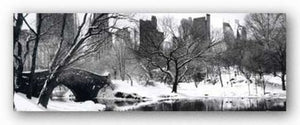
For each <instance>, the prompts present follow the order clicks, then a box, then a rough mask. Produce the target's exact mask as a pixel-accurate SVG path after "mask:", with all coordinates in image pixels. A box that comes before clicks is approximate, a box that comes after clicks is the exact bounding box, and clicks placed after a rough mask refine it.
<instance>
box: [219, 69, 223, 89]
mask: <svg viewBox="0 0 300 125" xmlns="http://www.w3.org/2000/svg"><path fill="white" fill-rule="evenodd" d="M218 70H219V71H218V74H219V78H220V82H221V87H223V81H222V72H221V68H220V66H218Z"/></svg>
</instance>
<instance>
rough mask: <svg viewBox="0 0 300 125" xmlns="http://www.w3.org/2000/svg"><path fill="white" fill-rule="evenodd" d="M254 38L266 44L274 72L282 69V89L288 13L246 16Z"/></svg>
mask: <svg viewBox="0 0 300 125" xmlns="http://www.w3.org/2000/svg"><path fill="white" fill-rule="evenodd" d="M245 22H246V26H247V28H248V29H249V30H250V33H251V36H252V39H254V40H256V41H257V42H259V43H260V44H261V45H263V46H264V48H265V50H266V51H267V55H268V56H267V58H268V62H269V65H272V67H273V68H272V69H273V72H274V74H276V73H275V72H276V71H277V70H278V68H277V67H280V68H279V71H281V76H280V77H281V81H282V90H286V88H285V75H286V15H285V14H282V13H265V14H262V13H259V14H249V15H248V16H247V17H246V18H245ZM274 62H275V63H274Z"/></svg>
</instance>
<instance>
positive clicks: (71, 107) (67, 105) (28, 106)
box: [14, 93, 105, 111]
mask: <svg viewBox="0 0 300 125" xmlns="http://www.w3.org/2000/svg"><path fill="white" fill-rule="evenodd" d="M37 102H38V99H37V98H34V97H33V98H32V99H31V100H29V99H27V98H26V95H24V94H22V93H15V94H14V104H15V109H16V111H101V110H104V109H105V105H102V104H99V103H98V104H95V103H94V102H93V101H86V102H80V103H79V102H72V101H68V102H59V101H52V100H49V103H48V108H47V109H46V108H44V107H42V106H40V105H37Z"/></svg>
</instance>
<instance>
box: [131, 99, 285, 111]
mask: <svg viewBox="0 0 300 125" xmlns="http://www.w3.org/2000/svg"><path fill="white" fill-rule="evenodd" d="M134 110H137V111H286V101H285V100H283V99H255V98H252V99H251V98H223V99H216V98H214V99H208V98H206V99H197V100H182V99H178V100H170V101H161V102H159V103H155V104H150V105H146V106H142V107H139V108H136V109H134Z"/></svg>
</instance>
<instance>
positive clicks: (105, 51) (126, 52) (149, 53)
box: [7, 13, 290, 112]
mask: <svg viewBox="0 0 300 125" xmlns="http://www.w3.org/2000/svg"><path fill="white" fill-rule="evenodd" d="M11 17H12V18H13V20H12V21H13V22H12V24H13V33H12V35H13V36H11V37H12V41H13V44H12V45H13V47H12V48H13V50H12V52H13V53H11V54H13V57H12V59H13V75H12V77H13V78H12V79H13V80H12V81H13V82H12V83H9V84H11V86H13V87H12V88H13V100H11V101H12V102H13V103H12V105H13V110H14V111H21V112H32V111H34V112H37V111H42V112H44V111H94V112H101V111H286V108H287V91H288V90H287V88H288V86H289V84H290V83H289V82H287V70H286V69H287V68H286V67H287V66H286V57H287V55H286V51H287V50H286V49H287V47H286V44H287V25H288V24H287V21H286V20H287V19H286V18H287V15H286V13H12V16H11ZM11 54H10V55H8V54H7V55H8V56H12V55H11ZM7 84H8V83H7Z"/></svg>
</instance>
